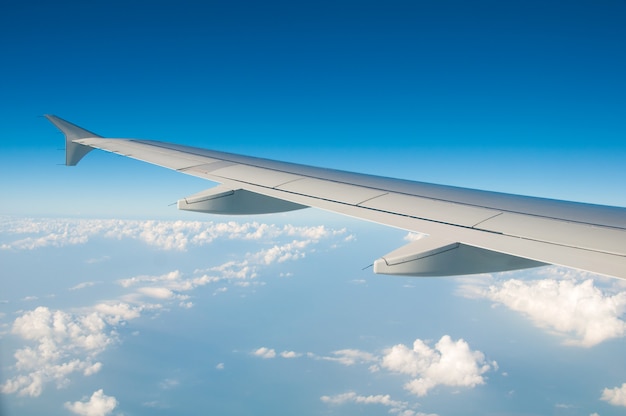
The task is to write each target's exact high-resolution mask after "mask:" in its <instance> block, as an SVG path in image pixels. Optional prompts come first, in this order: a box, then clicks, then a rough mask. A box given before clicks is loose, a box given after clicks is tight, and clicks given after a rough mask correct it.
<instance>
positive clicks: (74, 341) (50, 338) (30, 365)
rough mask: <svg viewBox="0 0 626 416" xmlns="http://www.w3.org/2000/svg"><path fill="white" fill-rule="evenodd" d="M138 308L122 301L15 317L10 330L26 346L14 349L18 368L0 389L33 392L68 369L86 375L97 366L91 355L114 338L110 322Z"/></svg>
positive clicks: (64, 377) (63, 380)
mask: <svg viewBox="0 0 626 416" xmlns="http://www.w3.org/2000/svg"><path fill="white" fill-rule="evenodd" d="M139 310H140V309H139V308H133V307H131V306H129V305H127V304H123V303H118V304H99V305H96V306H95V307H93V308H90V309H89V310H86V311H84V312H82V313H68V312H64V311H60V310H56V311H52V310H50V309H48V308H47V307H43V306H40V307H38V308H36V309H34V310H32V311H27V312H24V313H23V314H22V315H21V316H19V317H18V318H16V319H15V321H14V323H13V327H12V333H13V334H15V335H17V336H19V337H21V338H22V339H24V340H26V341H27V342H29V343H31V344H32V343H35V344H36V345H35V346H31V345H27V346H25V347H24V348H21V349H18V350H17V351H16V352H15V354H14V357H15V360H16V364H15V369H16V370H17V371H18V372H19V374H18V375H16V376H15V377H12V378H9V379H8V380H7V381H6V382H5V383H4V384H3V385H2V386H1V390H2V393H5V394H7V393H18V394H20V395H22V396H32V397H37V396H39V395H40V394H41V392H42V390H43V386H44V384H45V383H47V382H56V384H57V386H59V387H62V386H64V385H66V384H67V383H69V378H68V377H69V376H70V375H71V374H72V373H76V372H81V373H82V374H83V375H85V376H89V375H93V374H95V373H97V372H98V371H100V369H101V367H102V364H101V363H100V362H94V359H95V357H96V356H97V355H98V354H100V353H101V352H102V351H104V349H105V348H106V347H107V346H109V345H110V344H112V343H114V342H116V341H117V332H116V331H115V326H116V325H118V324H120V322H121V321H125V320H129V319H134V318H137V317H138V316H139V313H140V312H139Z"/></svg>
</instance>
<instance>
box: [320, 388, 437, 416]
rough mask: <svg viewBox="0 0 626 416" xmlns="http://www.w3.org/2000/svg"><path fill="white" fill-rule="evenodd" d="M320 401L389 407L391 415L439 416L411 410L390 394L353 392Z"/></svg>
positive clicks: (324, 397) (322, 398) (325, 397)
mask: <svg viewBox="0 0 626 416" xmlns="http://www.w3.org/2000/svg"><path fill="white" fill-rule="evenodd" d="M320 400H321V401H322V402H324V403H327V404H330V405H335V406H338V405H343V404H347V403H354V404H363V405H371V404H373V405H381V406H387V407H390V409H389V413H394V414H397V415H400V416H437V415H436V414H434V413H430V414H426V413H421V412H419V413H417V412H415V411H414V410H411V409H409V404H408V403H407V402H403V401H399V400H392V399H391V396H390V395H388V394H384V395H383V394H377V395H369V396H362V395H359V394H357V393H355V392H353V391H351V392H348V393H342V394H337V395H334V396H322V397H320Z"/></svg>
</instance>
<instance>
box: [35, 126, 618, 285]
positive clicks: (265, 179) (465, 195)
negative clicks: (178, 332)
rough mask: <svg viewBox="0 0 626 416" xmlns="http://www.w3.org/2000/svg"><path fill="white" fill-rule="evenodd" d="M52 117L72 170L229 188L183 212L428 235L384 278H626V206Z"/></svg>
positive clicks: (381, 267)
mask: <svg viewBox="0 0 626 416" xmlns="http://www.w3.org/2000/svg"><path fill="white" fill-rule="evenodd" d="M46 117H47V118H48V119H49V120H50V121H51V122H52V123H53V124H54V125H56V126H57V127H58V128H59V129H60V130H61V131H62V132H63V133H64V134H65V136H66V164H67V165H76V164H77V163H78V161H79V160H80V159H82V157H83V156H85V155H86V154H87V153H88V152H89V151H91V150H93V149H100V150H105V151H109V152H113V153H117V154H120V155H123V156H127V157H131V158H134V159H137V160H141V161H144V162H148V163H152V164H155V165H159V166H163V167H166V168H169V169H173V170H176V171H179V172H181V173H185V174H188V175H193V176H197V177H200V178H205V179H208V180H211V181H214V182H218V183H220V184H221V185H220V186H217V187H215V188H211V189H208V190H206V191H203V192H200V193H198V194H195V195H192V196H189V197H187V198H183V199H181V200H179V201H178V208H179V209H183V210H191V211H198V212H207V213H217V214H260V213H271V212H281V211H289V210H294V209H300V208H305V207H315V208H321V209H324V210H328V211H333V212H336V213H339V214H344V215H349V216H352V217H357V218H362V219H365V220H369V221H373V222H377V223H381V224H385V225H389V226H392V227H397V228H401V229H405V230H409V231H415V232H418V233H422V234H425V236H424V237H423V238H420V239H418V240H416V241H414V242H411V243H409V244H407V245H406V246H404V247H401V248H399V249H398V250H395V251H393V252H391V253H389V254H387V255H384V256H382V257H381V258H380V259H378V260H376V262H375V263H374V271H375V272H376V273H383V274H398V275H409V276H447V275H462V274H473V273H485V272H494V271H503V270H514V269H522V268H528V267H536V266H541V265H544V264H556V265H562V266H568V267H573V268H577V269H581V270H586V271H590V272H595V273H600V274H604V275H608V276H613V277H619V278H626V209H625V208H619V207H608V206H600V205H592V204H582V203H576V202H566V201H557V200H551V199H543V198H534V197H527V196H520V195H510V194H504V193H497V192H487V191H480V190H474V189H465V188H457V187H452V186H444V185H435V184H429V183H422V182H413V181H407V180H400V179H393V178H385V177H379V176H371V175H364V174H358V173H351V172H345V171H340V170H333V169H325V168H317V167H312V166H305V165H299V164H294V163H287V162H279V161H274V160H269V159H261V158H256V157H250V156H242V155H238V154H231V153H225V152H219V151H213V150H206V149H200V148H196V147H189V146H183V145H178V144H171V143H164V142H157V141H149V140H137V139H112V138H104V137H100V136H98V135H96V134H94V133H92V132H89V131H87V130H84V129H82V128H80V127H78V126H76V125H74V124H71V123H69V122H67V121H65V120H63V119H61V118H59V117H56V116H52V115H46Z"/></svg>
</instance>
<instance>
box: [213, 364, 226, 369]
mask: <svg viewBox="0 0 626 416" xmlns="http://www.w3.org/2000/svg"><path fill="white" fill-rule="evenodd" d="M215 369H216V370H223V369H224V363H219V364H217V365H216V366H215Z"/></svg>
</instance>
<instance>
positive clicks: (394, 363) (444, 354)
mask: <svg viewBox="0 0 626 416" xmlns="http://www.w3.org/2000/svg"><path fill="white" fill-rule="evenodd" d="M252 354H253V355H255V356H258V357H262V358H274V357H276V351H275V350H274V349H270V348H267V347H262V348H259V349H258V350H256V351H254V352H253V353H252ZM303 355H304V354H300V353H297V352H295V351H283V352H282V353H281V354H280V356H281V357H283V358H296V357H301V356H303ZM306 357H307V358H310V359H314V360H324V361H332V362H337V363H339V364H342V365H345V366H354V365H359V364H360V365H367V366H368V369H369V370H370V371H371V372H378V371H381V370H387V371H390V372H392V373H396V374H403V375H408V376H410V377H411V380H410V381H408V382H407V383H405V385H404V388H405V389H406V390H408V391H409V392H411V393H413V394H415V395H417V396H420V397H422V396H425V395H427V394H428V392H429V391H430V390H431V389H433V388H435V387H437V386H439V385H443V386H450V387H469V388H472V387H476V386H478V385H481V384H485V378H484V374H485V373H487V372H488V371H490V370H497V369H498V364H497V363H496V362H495V361H490V362H489V361H487V360H486V359H485V355H484V354H483V353H482V352H480V351H473V350H471V349H470V347H469V344H468V343H467V342H466V341H464V340H463V339H459V340H457V341H454V340H453V339H452V338H451V337H450V336H449V335H444V336H442V337H441V339H440V340H439V341H438V342H437V343H436V344H435V346H434V347H433V348H431V347H429V346H428V345H427V343H426V342H425V341H422V340H420V339H416V340H415V342H414V343H413V347H412V348H411V347H408V346H406V345H403V344H398V345H395V346H393V347H391V348H388V349H386V350H385V351H383V353H382V354H380V355H377V354H374V353H370V352H367V351H362V350H358V349H342V350H337V351H333V352H332V355H326V356H325V355H317V354H315V353H313V352H308V353H306ZM357 397H359V398H358V400H357V399H356V398H357ZM368 397H369V396H368ZM371 397H376V398H377V399H374V398H371ZM371 397H370V399H368V400H382V397H385V396H371ZM322 400H323V401H325V402H327V403H334V404H340V403H342V402H346V401H353V402H355V403H356V402H359V403H363V402H364V400H365V399H364V398H363V397H362V396H358V395H356V393H353V392H350V393H345V394H344V395H338V396H332V397H331V396H324V398H323V399H322Z"/></svg>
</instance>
